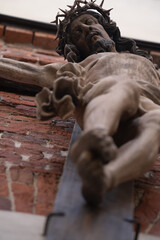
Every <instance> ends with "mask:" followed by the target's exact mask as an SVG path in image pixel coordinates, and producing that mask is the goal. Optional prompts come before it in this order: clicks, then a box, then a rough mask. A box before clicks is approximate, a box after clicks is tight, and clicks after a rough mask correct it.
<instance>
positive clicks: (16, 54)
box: [3, 50, 38, 63]
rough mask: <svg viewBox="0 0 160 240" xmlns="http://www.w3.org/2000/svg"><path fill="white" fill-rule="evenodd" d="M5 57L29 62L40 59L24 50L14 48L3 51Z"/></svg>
mask: <svg viewBox="0 0 160 240" xmlns="http://www.w3.org/2000/svg"><path fill="white" fill-rule="evenodd" d="M3 57H5V58H11V59H14V60H18V61H22V62H29V63H36V62H37V61H38V59H37V58H36V57H34V56H32V55H31V54H30V53H29V54H26V53H24V52H20V51H13V50H12V51H9V50H7V51H6V52H3Z"/></svg>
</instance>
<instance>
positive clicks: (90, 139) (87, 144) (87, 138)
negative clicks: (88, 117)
mask: <svg viewBox="0 0 160 240" xmlns="http://www.w3.org/2000/svg"><path fill="white" fill-rule="evenodd" d="M84 151H91V152H92V154H93V155H94V156H97V157H98V158H99V159H100V160H101V161H102V163H103V164H106V163H108V162H109V161H111V160H113V159H114V158H115V157H116V155H117V147H116V145H115V144H114V142H113V139H112V137H110V136H108V135H107V134H106V133H105V129H102V128H97V129H93V130H90V131H88V132H83V133H82V134H81V136H80V137H79V139H78V140H77V141H76V142H75V144H74V145H73V146H72V148H71V153H70V156H71V159H72V160H73V161H74V162H77V161H78V159H79V156H80V155H81V153H82V152H84Z"/></svg>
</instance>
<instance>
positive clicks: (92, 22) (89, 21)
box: [85, 18, 95, 25]
mask: <svg viewBox="0 0 160 240" xmlns="http://www.w3.org/2000/svg"><path fill="white" fill-rule="evenodd" d="M94 23H95V21H94V20H93V19H92V18H89V19H87V20H86V22H85V24H87V25H91V24H94Z"/></svg>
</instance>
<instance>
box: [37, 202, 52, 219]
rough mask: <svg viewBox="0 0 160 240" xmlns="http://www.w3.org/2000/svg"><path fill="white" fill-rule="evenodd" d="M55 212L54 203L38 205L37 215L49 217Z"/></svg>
mask: <svg viewBox="0 0 160 240" xmlns="http://www.w3.org/2000/svg"><path fill="white" fill-rule="evenodd" d="M52 211H53V203H38V204H37V205H36V214H39V215H44V216H47V215H48V214H50V213H51V212H52Z"/></svg>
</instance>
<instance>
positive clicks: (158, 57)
mask: <svg viewBox="0 0 160 240" xmlns="http://www.w3.org/2000/svg"><path fill="white" fill-rule="evenodd" d="M151 55H152V57H153V62H154V63H156V64H157V65H158V66H159V67H160V52H156V51H152V52H151Z"/></svg>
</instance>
